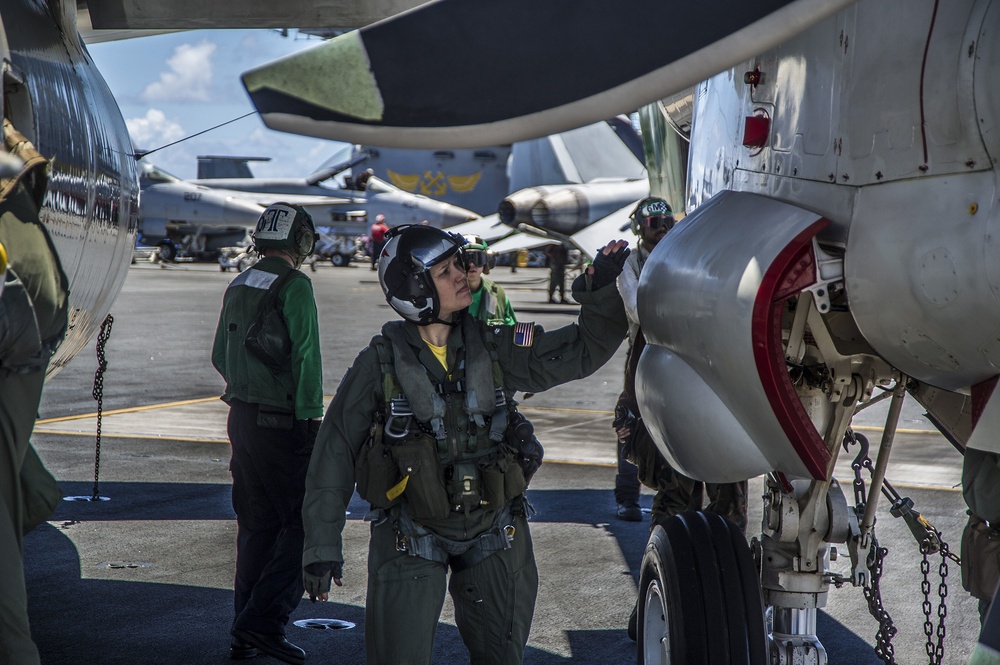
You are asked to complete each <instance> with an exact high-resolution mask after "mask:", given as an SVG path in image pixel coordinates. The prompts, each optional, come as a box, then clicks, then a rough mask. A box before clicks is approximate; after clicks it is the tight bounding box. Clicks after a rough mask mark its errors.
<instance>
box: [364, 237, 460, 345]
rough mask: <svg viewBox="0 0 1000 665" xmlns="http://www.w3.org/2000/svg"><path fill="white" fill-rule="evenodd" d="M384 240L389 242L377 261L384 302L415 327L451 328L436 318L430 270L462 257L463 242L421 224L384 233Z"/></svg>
mask: <svg viewBox="0 0 1000 665" xmlns="http://www.w3.org/2000/svg"><path fill="white" fill-rule="evenodd" d="M386 238H388V239H389V241H388V242H387V243H386V244H385V247H384V248H383V249H382V253H381V254H380V255H379V257H378V281H379V284H381V285H382V292H383V293H385V299H386V302H388V303H389V306H390V307H392V308H393V309H394V310H396V312H398V313H399V315H400V316H402V317H403V318H404V319H406V320H407V321H412V322H413V323H416V324H417V325H418V326H426V325H428V324H431V323H449V324H450V322H448V321H442V320H441V319H440V318H438V316H439V315H440V313H441V300H440V298H439V297H438V293H437V288H436V287H435V286H434V279H433V278H432V277H431V273H430V269H431V268H432V267H433V266H436V265H437V264H439V263H442V262H443V261H448V260H451V258H452V257H453V256H455V254H456V253H462V251H463V250H462V246H463V245H464V244H465V239H464V238H463V237H462V236H460V235H458V234H457V233H448V232H447V231H442V230H441V229H437V228H434V227H433V226H424V225H422V224H406V225H403V226H396V227H394V228H391V229H389V231H388V232H386ZM462 258H463V263H464V255H463V257H462Z"/></svg>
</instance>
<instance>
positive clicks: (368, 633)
mask: <svg viewBox="0 0 1000 665" xmlns="http://www.w3.org/2000/svg"><path fill="white" fill-rule="evenodd" d="M512 524H513V526H514V539H513V541H512V544H511V547H510V549H507V550H501V551H499V552H496V553H495V554H493V555H491V556H489V557H487V558H486V559H484V560H482V561H480V562H479V563H477V564H475V565H474V566H471V567H469V568H466V569H464V570H460V571H456V570H454V569H452V570H451V578H450V579H449V578H448V568H449V567H448V566H446V565H445V564H443V563H437V562H435V561H427V560H425V559H421V558H418V557H415V556H409V555H408V554H407V553H406V552H400V551H399V549H398V548H397V546H396V545H397V539H396V532H395V529H394V528H393V526H392V522H391V520H384V521H382V522H380V523H378V524H375V525H373V526H372V528H371V541H370V543H369V545H368V601H367V603H366V606H365V621H366V624H367V625H366V626H365V647H366V650H367V652H366V654H365V662H367V663H368V665H430V664H431V655H432V650H433V645H434V633H435V631H436V630H437V627H438V625H439V622H440V618H441V609H442V607H443V606H444V596H445V591H446V590H447V592H448V593H449V594H450V595H451V599H452V602H453V603H454V605H455V623H456V624H457V625H458V632H459V634H460V635H461V636H462V641H463V642H465V646H466V647H467V648H468V649H469V660H468V662H470V663H471V664H472V665H520V663H522V662H523V660H524V647H525V645H526V644H527V642H528V633H529V631H530V629H531V619H532V617H533V616H534V613H535V599H536V597H537V595H538V568H537V566H536V565H535V554H534V548H533V546H532V543H531V533H530V532H529V530H528V521H527V520H526V519H525V518H524V517H515V518H514V519H513V522H512Z"/></svg>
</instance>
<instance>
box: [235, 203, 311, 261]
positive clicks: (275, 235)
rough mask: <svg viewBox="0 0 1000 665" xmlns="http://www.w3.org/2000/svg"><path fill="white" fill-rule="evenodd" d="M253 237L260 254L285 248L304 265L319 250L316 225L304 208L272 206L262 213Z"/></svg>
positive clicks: (273, 204)
mask: <svg viewBox="0 0 1000 665" xmlns="http://www.w3.org/2000/svg"><path fill="white" fill-rule="evenodd" d="M250 238H251V240H253V248H254V251H256V252H257V253H258V254H263V252H264V250H265V249H283V250H285V251H287V252H288V253H289V254H291V255H292V256H294V257H296V258H298V259H299V260H300V262H301V259H304V258H306V257H307V256H309V255H310V254H312V251H313V249H314V248H315V247H316V226H315V225H314V224H313V220H312V217H311V216H310V215H309V213H308V212H306V209H305V208H303V207H302V206H298V205H292V204H290V203H272V204H271V205H269V206H268V207H267V209H266V210H265V211H264V212H262V213H261V215H260V219H258V220H257V226H256V227H254V230H253V233H251V234H250Z"/></svg>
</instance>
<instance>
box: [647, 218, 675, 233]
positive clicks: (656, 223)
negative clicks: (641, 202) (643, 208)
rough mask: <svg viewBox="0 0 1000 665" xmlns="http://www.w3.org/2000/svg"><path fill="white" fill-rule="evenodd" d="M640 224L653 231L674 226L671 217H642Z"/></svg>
mask: <svg viewBox="0 0 1000 665" xmlns="http://www.w3.org/2000/svg"><path fill="white" fill-rule="evenodd" d="M642 223H643V224H645V225H646V227H647V228H649V229H652V230H653V231H655V230H657V229H658V228H660V227H661V226H662V227H664V228H666V229H669V228H671V227H672V226H673V225H674V218H673V217H672V216H671V215H653V216H651V217H643V219H642Z"/></svg>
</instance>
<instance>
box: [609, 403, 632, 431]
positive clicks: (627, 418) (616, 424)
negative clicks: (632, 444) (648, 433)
mask: <svg viewBox="0 0 1000 665" xmlns="http://www.w3.org/2000/svg"><path fill="white" fill-rule="evenodd" d="M633 424H635V414H634V413H632V409H630V408H628V407H627V406H625V405H624V404H619V405H618V406H616V407H615V419H614V421H613V422H612V423H611V426H612V427H613V428H615V429H621V428H622V427H631V426H632V425H633Z"/></svg>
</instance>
